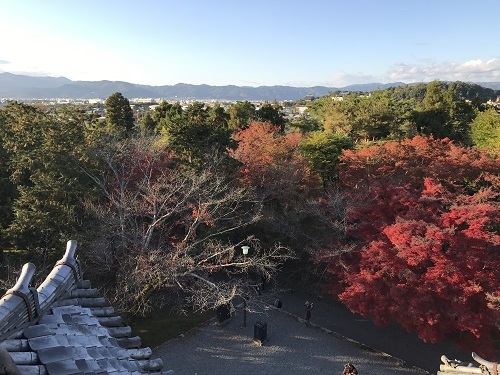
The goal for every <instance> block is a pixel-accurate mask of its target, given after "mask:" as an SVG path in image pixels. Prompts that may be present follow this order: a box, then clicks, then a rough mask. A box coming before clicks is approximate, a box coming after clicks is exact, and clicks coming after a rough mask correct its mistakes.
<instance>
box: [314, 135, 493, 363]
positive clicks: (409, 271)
mask: <svg viewBox="0 0 500 375" xmlns="http://www.w3.org/2000/svg"><path fill="white" fill-rule="evenodd" d="M499 165H500V159H499V158H498V157H497V158H494V157H491V156H488V155H486V154H483V153H481V152H479V151H477V150H474V149H470V148H463V147H460V146H457V145H454V144H453V143H452V142H451V141H450V140H447V139H445V140H435V139H433V138H425V137H420V136H419V137H415V138H413V139H407V140H404V141H402V142H400V143H397V142H388V143H386V144H384V145H377V146H372V147H368V148H365V149H361V150H351V151H345V152H344V154H343V157H342V159H341V170H340V179H339V180H340V185H341V187H342V188H343V189H344V190H345V191H346V193H347V194H348V195H349V197H350V199H351V205H350V207H349V210H348V213H347V220H348V233H347V235H348V238H349V240H350V241H351V242H352V241H358V243H359V246H358V247H357V250H358V251H355V252H351V253H349V254H341V255H337V256H336V257H330V258H327V262H328V267H329V271H330V273H331V274H332V275H334V278H332V282H331V283H330V284H329V285H328V287H327V290H328V291H329V292H330V293H332V294H335V295H338V297H339V298H340V300H341V301H343V302H344V303H345V304H346V305H347V306H348V307H349V308H350V309H351V310H352V311H354V312H357V313H360V314H362V315H364V316H370V317H372V318H373V319H374V321H375V322H376V323H379V324H387V323H388V322H389V321H390V320H396V321H397V322H399V323H400V324H401V325H402V326H403V327H405V328H406V329H407V330H409V331H414V332H417V334H418V335H419V337H420V338H421V339H423V340H424V341H426V342H437V341H439V340H441V339H443V338H452V339H454V340H455V341H456V342H457V343H458V344H460V345H461V346H463V347H464V348H466V349H468V350H474V351H476V352H478V353H480V354H481V355H483V356H485V357H487V358H491V359H492V360H493V358H492V357H493V344H492V334H493V331H494V330H495V329H498V323H499V321H500V319H499V312H498V310H495V309H494V308H493V307H492V304H491V303H489V301H491V299H492V298H498V296H499V293H500V292H499V285H500V257H499V255H500V234H499V229H500V226H499V223H500V221H499V219H500V210H499V208H500V199H499V198H500V177H499V173H498V172H499V170H500V167H499ZM336 245H338V244H334V243H332V245H331V246H336ZM331 250H332V249H326V251H325V254H327V253H333V252H332V251H331ZM323 259H325V258H323ZM333 279H335V282H334V281H333Z"/></svg>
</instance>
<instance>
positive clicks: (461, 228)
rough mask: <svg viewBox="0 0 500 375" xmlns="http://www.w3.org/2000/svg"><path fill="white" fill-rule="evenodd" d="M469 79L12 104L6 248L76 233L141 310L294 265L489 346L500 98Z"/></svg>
mask: <svg viewBox="0 0 500 375" xmlns="http://www.w3.org/2000/svg"><path fill="white" fill-rule="evenodd" d="M461 95H462V94H460V92H459V91H457V89H456V86H454V85H453V84H448V83H443V82H439V81H434V82H431V83H429V84H426V85H423V84H422V85H414V86H405V87H399V88H392V89H388V90H383V91H376V92H373V93H371V94H366V93H351V94H348V95H344V96H340V95H338V94H337V93H331V94H330V95H327V96H325V97H322V98H319V99H318V100H316V101H314V102H312V103H311V104H310V105H309V108H308V116H305V117H300V118H296V119H293V120H286V119H285V117H284V115H283V113H282V108H281V107H280V105H279V104H278V103H270V102H266V103H264V104H263V105H262V106H260V108H256V107H255V106H254V105H253V104H252V103H250V102H247V101H243V102H237V103H234V104H233V105H231V106H230V107H229V108H228V109H224V108H222V107H221V106H218V105H214V106H210V107H207V106H205V105H204V104H203V103H197V102H195V103H192V104H190V105H189V106H187V107H185V108H183V107H182V106H181V105H180V104H179V103H175V104H172V103H167V102H162V103H161V104H160V105H159V106H157V107H156V108H155V109H154V110H152V111H150V112H147V113H145V114H144V115H143V116H142V117H141V118H140V119H138V118H134V113H133V112H132V110H131V108H130V103H129V101H128V100H127V99H126V98H124V97H123V96H122V95H121V94H120V93H115V94H113V95H111V96H110V97H109V98H108V99H107V101H106V117H105V120H100V119H98V118H95V117H94V116H93V115H92V114H89V113H86V112H84V111H82V110H81V109H79V108H73V107H67V108H53V107H41V106H31V105H26V104H22V103H16V102H10V103H9V104H8V105H6V106H5V107H4V108H3V109H2V110H0V161H1V163H0V192H1V193H0V210H1V213H2V215H0V221H1V222H0V225H1V232H0V233H1V237H0V248H1V249H4V250H7V249H21V250H23V251H24V252H25V253H26V254H27V257H28V258H30V257H38V258H39V259H42V264H43V263H47V262H50V261H52V260H53V257H54V254H57V255H56V256H58V255H60V254H59V253H60V249H61V248H63V246H64V245H63V244H64V242H65V241H67V240H68V239H70V238H72V239H77V240H78V241H79V242H80V243H81V246H80V247H81V257H82V258H83V259H84V261H85V264H86V270H88V272H89V273H91V275H92V277H94V278H96V279H98V280H100V281H102V284H103V285H107V286H108V289H109V293H110V294H109V295H110V298H112V299H113V298H114V303H115V304H118V306H120V307H121V308H123V309H126V310H129V311H131V312H133V313H140V312H143V311H144V310H145V309H148V308H150V307H152V306H157V305H160V304H163V303H187V304H189V305H190V306H195V307H197V308H209V307H214V306H219V305H222V304H225V303H228V302H229V301H231V300H232V299H233V298H234V297H235V296H237V295H243V296H248V295H249V294H251V293H253V292H254V291H255V288H254V287H255V286H257V285H260V283H262V282H263V281H264V282H265V281H269V280H270V279H272V278H273V279H276V278H277V277H279V275H280V274H282V273H284V272H286V274H287V276H288V277H289V279H292V280H294V281H295V282H302V283H304V284H305V285H308V286H310V287H312V285H313V283H314V286H315V287H318V288H321V290H322V291H323V292H325V293H329V294H332V295H333V296H335V297H337V298H339V299H340V300H341V301H342V302H343V303H345V304H346V305H347V306H348V307H349V308H350V309H351V310H352V311H355V312H358V313H361V314H363V315H365V316H369V317H372V318H373V319H374V320H375V321H376V322H378V323H381V324H384V323H387V322H388V321H390V320H392V319H394V320H396V321H398V322H399V323H400V324H401V325H402V326H404V327H405V328H407V329H408V330H410V331H414V332H417V333H418V334H419V336H420V337H421V338H422V339H424V340H426V341H430V342H436V341H438V340H440V339H443V338H452V339H455V340H456V341H458V342H460V343H461V345H463V346H465V347H467V348H469V349H473V350H475V351H476V352H479V353H481V354H482V355H484V356H485V357H488V356H489V357H491V355H492V354H491V353H492V350H493V344H492V337H493V335H494V334H495V332H498V329H499V322H500V318H499V299H500V296H499V295H498V293H499V292H498V291H499V288H498V286H499V279H500V277H499V272H498V269H499V266H500V262H499V258H498V250H499V248H500V233H499V228H500V226H499V220H498V219H499V216H500V214H499V212H500V210H499V205H500V203H499V199H498V197H499V196H500V195H499V193H500V180H499V177H498V176H499V173H498V170H499V167H498V165H499V153H498V150H499V146H500V133H499V132H500V114H499V113H497V111H496V110H495V109H494V108H488V107H486V106H485V105H484V104H483V102H482V100H479V99H477V100H476V99H475V98H472V99H471V100H465V99H464V98H463V97H462V96H461ZM243 245H244V246H250V253H249V254H242V252H241V246H243ZM7 260H8V257H7V256H6V255H5V254H4V257H3V265H4V267H5V266H6V265H7ZM245 275H249V278H247V277H243V276H245ZM248 279H250V280H251V283H250V284H253V285H248V283H246V282H245V281H246V280H248ZM113 296H114V297H113ZM401 301H405V304H402V303H401Z"/></svg>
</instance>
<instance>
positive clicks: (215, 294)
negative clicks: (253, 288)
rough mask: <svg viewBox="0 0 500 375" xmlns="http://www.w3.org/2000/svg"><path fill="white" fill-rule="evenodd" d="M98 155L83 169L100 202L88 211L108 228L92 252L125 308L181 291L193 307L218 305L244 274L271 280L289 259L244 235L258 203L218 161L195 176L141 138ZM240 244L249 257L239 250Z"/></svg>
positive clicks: (137, 308)
mask: <svg viewBox="0 0 500 375" xmlns="http://www.w3.org/2000/svg"><path fill="white" fill-rule="evenodd" d="M95 156H97V157H98V158H99V159H100V160H99V163H98V165H100V166H101V168H100V169H96V171H97V172H95V171H91V169H90V168H85V171H86V172H87V174H88V175H89V176H90V177H91V178H92V179H93V180H94V181H95V182H96V184H97V186H98V187H99V188H100V189H101V191H102V193H103V199H102V200H101V201H98V202H93V203H88V204H87V207H88V208H89V209H91V210H92V211H93V213H94V214H95V215H96V216H97V217H98V218H99V220H100V221H101V222H102V224H103V228H104V229H105V230H103V231H101V233H102V235H101V236H100V237H99V238H96V244H93V246H92V247H93V248H94V249H98V250H99V251H98V252H96V253H95V254H94V256H96V257H98V258H99V259H100V260H101V264H102V266H103V268H104V269H109V270H114V274H115V276H116V284H115V293H116V295H117V296H119V298H118V299H117V301H116V302H119V303H121V306H122V307H123V308H125V307H126V308H127V309H129V310H131V311H132V312H134V313H137V312H144V311H145V310H146V309H148V308H149V307H150V306H151V303H152V301H153V299H152V297H153V296H154V295H155V294H156V293H157V292H159V291H162V290H165V289H166V288H175V289H177V290H180V291H182V292H183V293H185V296H186V297H187V300H188V301H189V302H190V303H191V304H192V305H194V306H196V307H197V308H200V309H205V308H209V307H215V306H218V305H221V304H224V303H227V302H228V301H229V300H231V299H232V298H233V297H234V296H236V295H238V294H241V293H243V287H244V285H243V284H245V283H242V280H243V279H245V278H243V277H242V275H244V274H248V273H249V272H252V273H256V274H259V275H261V276H262V277H265V278H270V277H272V275H273V274H275V273H276V272H277V269H278V266H279V264H281V263H282V262H283V261H284V260H286V259H288V258H289V257H290V252H289V251H288V249H286V248H284V247H282V246H280V245H279V244H276V245H275V246H272V247H271V248H268V249H261V248H260V246H259V241H258V239H257V238H254V237H248V238H247V237H246V235H244V234H243V233H244V232H243V228H245V227H248V226H249V225H251V224H254V223H256V222H257V221H259V220H260V219H261V209H262V203H261V202H260V201H259V200H258V199H257V198H256V195H255V194H254V192H253V190H252V189H251V188H248V187H245V186H241V185H238V184H237V183H236V182H235V181H229V180H228V179H227V178H226V177H225V176H224V174H223V173H222V172H221V169H222V168H218V166H217V163H214V162H213V161H212V163H210V167H207V169H205V170H203V171H197V172H195V171H193V170H190V169H187V168H182V167H180V166H178V165H176V164H175V163H173V158H172V155H170V154H169V153H168V152H166V151H165V150H163V149H161V148H160V147H157V146H155V144H154V142H148V143H145V142H144V141H142V142H137V141H135V142H131V141H127V143H110V144H108V145H107V147H105V148H101V149H100V150H96V151H95ZM242 244H245V245H250V246H251V248H252V249H253V252H252V254H251V256H246V257H243V255H242V254H241V250H237V249H238V247H239V246H241V245H242ZM215 274H217V275H218V277H219V279H217V280H215V278H214V277H213V276H214V275H215ZM221 275H222V276H223V277H222V278H221V277H220V276H221Z"/></svg>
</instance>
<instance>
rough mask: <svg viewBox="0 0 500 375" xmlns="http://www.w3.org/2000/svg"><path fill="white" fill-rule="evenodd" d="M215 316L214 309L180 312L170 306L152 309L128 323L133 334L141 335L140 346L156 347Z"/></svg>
mask: <svg viewBox="0 0 500 375" xmlns="http://www.w3.org/2000/svg"><path fill="white" fill-rule="evenodd" d="M215 316H216V313H215V311H213V310H208V311H204V312H201V313H199V312H188V313H187V314H181V313H179V312H178V311H174V310H172V309H170V308H164V309H158V310H153V311H151V312H150V313H148V314H147V315H146V316H145V317H139V318H134V319H133V320H132V322H131V323H130V326H131V327H132V330H133V331H134V334H135V335H137V336H140V337H141V341H142V346H149V347H150V348H154V347H157V346H158V345H161V344H163V343H164V342H165V341H168V340H170V339H173V338H175V337H177V336H179V335H180V334H182V333H185V332H187V331H189V330H190V329H192V328H195V327H197V326H199V325H200V324H202V323H204V322H206V321H207V320H209V319H210V318H213V317H215Z"/></svg>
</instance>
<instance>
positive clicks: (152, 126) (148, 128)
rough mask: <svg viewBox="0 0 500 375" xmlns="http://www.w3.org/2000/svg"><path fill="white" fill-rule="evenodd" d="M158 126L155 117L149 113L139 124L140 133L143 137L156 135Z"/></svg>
mask: <svg viewBox="0 0 500 375" xmlns="http://www.w3.org/2000/svg"><path fill="white" fill-rule="evenodd" d="M156 125H157V123H156V122H155V120H154V118H153V116H152V115H151V113H149V112H147V113H146V114H144V116H142V118H141V121H140V123H139V131H140V134H141V135H142V136H149V135H155V134H156Z"/></svg>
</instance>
